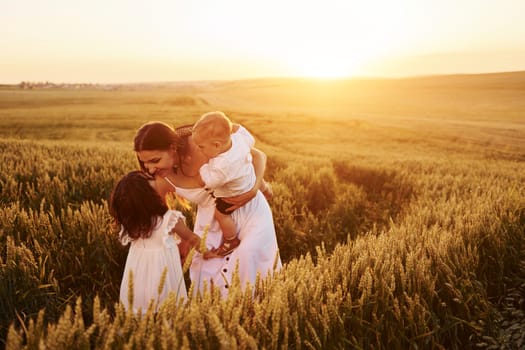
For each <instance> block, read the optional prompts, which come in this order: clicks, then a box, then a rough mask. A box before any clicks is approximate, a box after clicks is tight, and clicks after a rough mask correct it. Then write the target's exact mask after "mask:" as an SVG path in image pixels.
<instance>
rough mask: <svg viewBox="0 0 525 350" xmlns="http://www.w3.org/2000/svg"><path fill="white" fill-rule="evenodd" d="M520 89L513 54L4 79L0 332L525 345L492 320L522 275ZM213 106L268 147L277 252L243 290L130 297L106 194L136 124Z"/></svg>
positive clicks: (331, 344) (177, 120)
mask: <svg viewBox="0 0 525 350" xmlns="http://www.w3.org/2000/svg"><path fill="white" fill-rule="evenodd" d="M524 96H525V72H513V73H498V74H483V75H455V76H432V77H419V78H410V79H408V78H407V79H389V80H385V79H353V80H312V79H259V80H242V81H206V82H178V83H163V84H160V83H158V84H134V85H114V86H98V85H84V86H65V87H58V86H42V87H35V88H32V89H27V88H26V89H23V88H21V87H20V86H0V136H1V141H0V149H1V152H0V164H1V165H0V166H1V169H2V171H1V172H0V193H1V197H0V198H1V204H2V206H1V209H0V223H1V226H0V241H1V243H2V244H1V246H0V247H1V250H0V278H1V280H2V284H1V286H0V296H1V298H0V344H2V346H4V347H5V348H7V349H40V348H49V349H73V348H74V349H129V348H148V349H149V348H154V349H179V348H180V349H409V348H413V349H416V348H418V349H467V348H491V347H492V348H505V346H508V348H513V346H516V347H515V348H518V347H519V346H524V345H525V335H524V334H523V332H521V333H519V332H518V333H516V334H517V335H518V336H517V337H516V339H511V340H508V339H503V337H502V333H501V330H502V327H503V321H502V311H501V308H502V305H503V304H502V299H503V298H504V297H508V296H509V291H511V290H512V291H515V290H520V288H522V289H525V285H524V284H523V280H524V278H525V276H524V270H525V269H524V267H523V261H524V260H525V259H524V258H525V186H524V184H525V98H523V97H524ZM211 110H222V111H224V112H225V113H226V114H227V115H229V116H230V118H231V119H232V120H233V121H234V122H238V123H241V124H243V125H244V126H246V127H247V128H248V129H249V130H250V131H251V132H252V133H253V135H254V136H255V138H256V146H257V147H258V148H260V149H261V150H263V151H264V152H265V153H266V154H267V155H268V164H267V169H266V176H265V177H266V178H267V180H269V182H270V183H271V184H272V186H273V189H274V198H273V199H272V201H271V202H270V206H271V208H272V211H273V215H274V221H275V226H276V231H277V236H278V242H279V247H280V255H281V257H282V259H283V262H284V268H283V270H282V272H280V273H278V274H276V275H275V276H274V278H272V279H268V280H264V281H259V282H258V283H257V285H256V286H253V288H254V289H255V292H254V293H255V294H254V295H255V298H252V294H251V293H248V294H246V295H243V294H242V293H241V292H240V289H239V288H233V289H232V290H231V294H230V297H229V298H228V299H227V300H220V297H219V294H218V293H215V292H210V293H208V294H205V295H202V296H199V297H194V298H192V299H191V300H190V302H188V303H187V304H180V303H178V302H177V301H176V300H169V301H168V302H166V303H165V304H164V305H163V306H162V308H161V310H160V311H159V312H158V313H153V312H152V311H150V312H149V313H148V314H147V315H145V316H144V317H140V318H137V317H134V316H133V315H130V314H126V312H125V311H124V309H123V307H122V306H121V305H118V304H117V302H118V289H119V287H120V280H121V277H122V271H123V268H124V262H125V258H126V254H127V251H126V248H123V247H121V246H120V244H119V243H118V241H117V237H116V236H115V235H114V234H113V233H112V231H111V229H110V225H109V222H110V220H109V214H108V210H107V199H108V196H109V193H110V191H111V189H112V187H113V185H114V184H115V181H116V180H117V179H118V178H120V176H122V175H123V174H125V173H126V172H128V171H130V170H133V169H136V168H137V164H136V159H135V156H134V154H133V152H132V138H133V135H134V133H135V131H136V130H137V128H138V127H139V126H140V125H141V124H142V123H144V122H147V121H151V120H162V121H164V122H167V123H170V124H173V125H174V126H177V125H183V124H188V123H192V122H194V121H195V120H196V119H197V118H198V117H199V116H200V115H201V114H202V113H204V112H208V111H211ZM185 214H186V216H187V217H188V218H189V223H190V224H191V222H192V220H191V217H192V215H193V213H192V211H191V210H188V211H187V212H185ZM516 298H517V299H516V303H518V304H519V303H521V304H519V305H517V309H516V312H518V313H517V314H516V315H515V319H521V320H524V319H525V316H523V305H525V301H524V300H523V293H522V294H521V298H522V299H519V298H520V297H519V296H518V297H516ZM520 305H521V306H520ZM520 307H521V314H519V311H520V310H519V309H520ZM509 344H510V345H509Z"/></svg>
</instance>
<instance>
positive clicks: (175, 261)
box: [120, 210, 188, 313]
mask: <svg viewBox="0 0 525 350" xmlns="http://www.w3.org/2000/svg"><path fill="white" fill-rule="evenodd" d="M181 219H182V220H184V216H183V215H182V213H181V212H179V211H176V210H168V211H167V212H166V213H165V214H164V216H163V217H162V218H160V217H159V220H158V224H157V225H156V227H155V229H154V230H153V232H152V234H151V236H150V237H149V238H139V239H135V240H131V239H130V238H129V237H128V236H127V235H124V236H122V237H121V242H122V244H123V245H126V244H128V243H131V247H130V248H129V252H128V257H127V260H126V267H125V268H124V275H123V277H122V283H121V285H120V301H121V302H122V303H123V304H124V306H125V307H126V309H129V306H130V305H129V296H130V295H129V286H130V279H131V276H130V274H131V273H132V275H133V277H132V279H133V307H132V310H133V311H134V312H135V313H137V312H138V311H139V309H141V310H142V313H145V312H146V311H147V309H148V306H149V304H150V302H151V301H153V302H154V303H156V304H155V305H156V306H157V307H158V306H159V305H160V304H161V303H162V302H163V301H164V300H165V299H166V298H167V297H168V295H169V294H170V293H175V295H176V296H177V297H178V298H183V299H186V298H187V296H188V295H187V292H186V285H185V283H184V275H183V273H182V266H181V261H180V253H179V248H178V245H177V243H178V242H179V241H180V239H179V238H178V237H177V236H174V235H173V234H170V231H171V230H172V229H173V228H174V227H175V225H176V224H177V222H178V221H179V220H181ZM164 271H166V272H165V274H166V277H165V280H164V285H163V288H162V289H161V290H160V293H159V285H160V282H161V279H162V275H163V274H164Z"/></svg>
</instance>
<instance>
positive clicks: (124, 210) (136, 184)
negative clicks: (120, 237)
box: [109, 170, 168, 239]
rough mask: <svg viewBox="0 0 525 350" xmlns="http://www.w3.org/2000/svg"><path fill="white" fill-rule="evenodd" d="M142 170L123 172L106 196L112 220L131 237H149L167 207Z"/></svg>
mask: <svg viewBox="0 0 525 350" xmlns="http://www.w3.org/2000/svg"><path fill="white" fill-rule="evenodd" d="M148 181H149V180H148V177H147V176H146V175H145V174H144V173H142V172H141V171H138V170H137V171H132V172H130V173H128V174H127V175H125V176H124V177H123V178H122V179H121V180H120V181H119V182H118V183H117V185H116V186H115V188H114V189H113V191H112V193H111V197H110V200H109V213H110V214H111V216H112V217H113V220H114V223H115V224H116V225H117V226H118V225H122V226H123V227H124V230H125V233H126V234H127V235H128V236H129V237H130V238H131V239H137V238H141V237H142V238H148V237H149V236H151V232H152V230H153V229H154V228H155V225H156V224H157V219H158V217H159V216H160V217H162V216H163V215H164V214H165V213H166V211H167V210H168V207H167V206H166V204H165V203H164V201H163V200H162V198H161V196H160V195H159V194H158V193H157V191H155V189H154V188H153V187H151V185H150V184H149V182H148Z"/></svg>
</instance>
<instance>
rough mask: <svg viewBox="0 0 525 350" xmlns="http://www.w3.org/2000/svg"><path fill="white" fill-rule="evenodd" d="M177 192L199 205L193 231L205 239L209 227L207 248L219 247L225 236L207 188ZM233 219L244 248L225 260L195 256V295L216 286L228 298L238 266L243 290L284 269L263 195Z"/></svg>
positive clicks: (236, 212)
mask: <svg viewBox="0 0 525 350" xmlns="http://www.w3.org/2000/svg"><path fill="white" fill-rule="evenodd" d="M175 190H176V191H177V193H178V194H179V195H180V196H182V197H184V198H186V199H187V200H189V201H191V202H193V203H196V204H197V205H198V208H197V215H196V218H195V226H194V228H193V231H194V232H195V233H196V234H197V235H199V236H201V237H202V235H203V233H204V230H205V228H206V226H207V225H209V229H208V234H207V239H206V246H207V247H208V249H213V248H216V247H218V246H219V245H220V243H221V239H222V233H221V229H220V227H219V224H218V222H217V221H216V220H215V219H214V211H215V201H214V199H213V198H212V197H211V196H210V194H209V193H208V192H207V191H206V190H205V189H204V188H193V189H185V188H180V187H175ZM231 215H232V218H233V221H234V222H235V224H236V226H237V231H238V232H239V236H238V237H239V239H240V240H241V244H240V245H239V247H237V248H236V249H235V250H234V251H233V253H231V254H230V255H228V256H226V257H224V258H213V259H209V260H204V259H203V258H202V256H201V255H200V254H195V255H194V257H193V261H192V264H191V266H190V278H191V281H192V283H193V284H194V285H195V292H198V291H202V290H203V289H204V287H205V285H207V286H208V288H209V286H210V283H211V282H213V285H214V286H217V287H219V288H220V291H221V294H222V296H223V297H225V296H226V295H227V294H228V286H229V285H230V284H231V281H232V275H233V272H234V270H235V268H236V265H237V263H238V265H239V266H238V269H239V270H238V271H239V278H240V282H241V286H243V287H246V284H247V283H250V284H251V285H252V286H253V285H254V284H255V281H256V278H257V274H258V273H259V274H260V275H261V277H262V278H264V277H266V276H268V275H270V274H272V273H273V271H278V270H280V269H281V259H280V258H279V252H278V247H277V237H276V235H275V227H274V225H273V218H272V212H271V210H270V207H269V205H268V202H267V201H266V198H264V196H263V194H262V193H261V192H260V191H258V192H257V195H256V197H255V198H254V199H252V200H251V201H250V202H248V203H246V204H245V205H244V206H242V207H241V208H239V209H237V210H235V211H234V212H233V213H232V214H231Z"/></svg>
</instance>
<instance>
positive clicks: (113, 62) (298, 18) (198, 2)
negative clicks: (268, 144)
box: [0, 0, 525, 83]
mask: <svg viewBox="0 0 525 350" xmlns="http://www.w3.org/2000/svg"><path fill="white" fill-rule="evenodd" d="M524 14H525V1H524V0H381V1H379V0H355V1H354V0H315V1H314V0H259V1H252V0H140V1H138V0H84V1H80V0H0V23H1V27H2V29H1V31H0V47H1V50H2V54H1V56H0V57H1V58H0V83H18V82H20V81H22V80H25V81H43V80H48V81H53V82H101V83H108V82H140V81H180V80H207V79H244V78H257V77H277V76H302V75H307V76H321V77H345V76H355V75H359V76H363V75H374V76H406V75H420V74H442V73H476V72H495V71H512V70H525V21H524V20H523V15H524Z"/></svg>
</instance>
